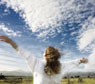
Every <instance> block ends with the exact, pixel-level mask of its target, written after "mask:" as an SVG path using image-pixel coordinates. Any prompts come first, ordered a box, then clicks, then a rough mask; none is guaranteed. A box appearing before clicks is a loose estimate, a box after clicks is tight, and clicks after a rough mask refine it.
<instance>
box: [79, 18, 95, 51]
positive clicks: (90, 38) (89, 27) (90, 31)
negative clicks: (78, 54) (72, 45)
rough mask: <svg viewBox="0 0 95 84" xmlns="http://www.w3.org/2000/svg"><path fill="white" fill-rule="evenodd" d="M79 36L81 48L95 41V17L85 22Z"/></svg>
mask: <svg viewBox="0 0 95 84" xmlns="http://www.w3.org/2000/svg"><path fill="white" fill-rule="evenodd" d="M79 38H80V39H79V41H78V46H79V49H80V50H82V49H85V48H86V47H87V46H89V45H90V44H91V43H92V42H93V43H95V18H90V19H88V20H87V21H86V22H85V24H84V23H83V26H82V30H81V31H80V36H79ZM91 48H92V47H91Z"/></svg>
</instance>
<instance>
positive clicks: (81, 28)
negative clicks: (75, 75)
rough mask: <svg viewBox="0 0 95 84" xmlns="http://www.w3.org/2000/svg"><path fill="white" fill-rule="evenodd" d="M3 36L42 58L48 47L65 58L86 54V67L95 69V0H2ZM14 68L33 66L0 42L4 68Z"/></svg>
mask: <svg viewBox="0 0 95 84" xmlns="http://www.w3.org/2000/svg"><path fill="white" fill-rule="evenodd" d="M0 35H6V36H8V37H10V38H11V39H12V40H13V41H15V42H16V43H17V44H18V46H19V47H21V48H23V49H24V50H25V51H26V52H29V53H31V55H32V56H36V57H38V58H39V59H42V57H43V53H44V51H45V49H46V48H47V47H48V46H53V47H55V48H58V49H59V50H60V51H61V52H62V53H63V54H64V55H63V54H62V58H61V59H62V61H72V60H75V59H80V58H83V57H86V58H88V60H89V63H88V64H86V65H84V67H82V68H83V69H84V71H95V68H94V66H95V63H94V61H95V56H94V55H95V54H94V53H95V0H0ZM80 69H81V67H80V68H77V70H80ZM83 69H82V70H83ZM14 70H23V71H28V70H30V68H29V66H28V64H27V63H26V61H25V59H23V56H20V55H19V54H18V53H16V51H15V50H14V49H13V48H12V47H11V46H10V45H9V44H7V43H4V42H0V71H14Z"/></svg>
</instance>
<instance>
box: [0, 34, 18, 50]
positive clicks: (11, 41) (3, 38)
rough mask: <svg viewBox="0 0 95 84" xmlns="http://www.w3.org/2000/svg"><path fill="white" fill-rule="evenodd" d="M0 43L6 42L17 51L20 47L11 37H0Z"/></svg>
mask: <svg viewBox="0 0 95 84" xmlns="http://www.w3.org/2000/svg"><path fill="white" fill-rule="evenodd" d="M0 41H3V42H6V43H9V44H10V45H11V46H12V47H13V48H14V49H16V50H17V48H18V46H17V45H16V43H15V42H14V41H13V40H11V39H10V38H9V37H7V36H2V35H1V36H0Z"/></svg>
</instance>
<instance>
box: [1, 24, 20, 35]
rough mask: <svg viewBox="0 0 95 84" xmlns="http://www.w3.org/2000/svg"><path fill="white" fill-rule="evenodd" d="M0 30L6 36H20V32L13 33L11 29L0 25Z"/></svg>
mask: <svg viewBox="0 0 95 84" xmlns="http://www.w3.org/2000/svg"><path fill="white" fill-rule="evenodd" d="M0 30H2V31H3V32H4V33H5V34H7V35H12V36H20V32H15V31H13V30H12V29H9V28H8V27H6V26H5V25H4V24H0Z"/></svg>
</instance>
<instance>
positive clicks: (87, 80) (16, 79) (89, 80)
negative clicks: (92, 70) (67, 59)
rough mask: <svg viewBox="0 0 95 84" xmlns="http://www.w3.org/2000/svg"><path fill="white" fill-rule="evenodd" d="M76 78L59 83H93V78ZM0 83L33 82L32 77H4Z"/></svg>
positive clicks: (31, 83) (94, 82)
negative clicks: (80, 79)
mask: <svg viewBox="0 0 95 84" xmlns="http://www.w3.org/2000/svg"><path fill="white" fill-rule="evenodd" d="M78 80H79V79H78V78H72V79H70V80H68V79H63V80H62V81H61V84H95V78H82V81H81V82H80V81H78ZM68 82H69V83H68ZM0 84H33V79H32V77H23V78H22V77H6V79H0Z"/></svg>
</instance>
